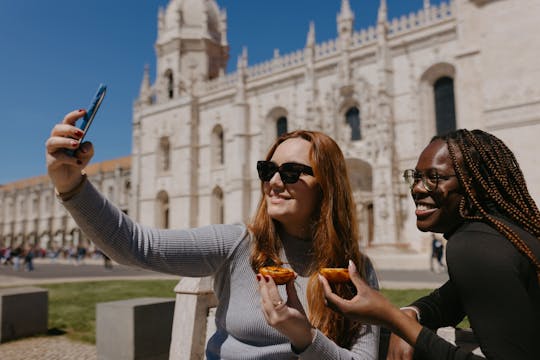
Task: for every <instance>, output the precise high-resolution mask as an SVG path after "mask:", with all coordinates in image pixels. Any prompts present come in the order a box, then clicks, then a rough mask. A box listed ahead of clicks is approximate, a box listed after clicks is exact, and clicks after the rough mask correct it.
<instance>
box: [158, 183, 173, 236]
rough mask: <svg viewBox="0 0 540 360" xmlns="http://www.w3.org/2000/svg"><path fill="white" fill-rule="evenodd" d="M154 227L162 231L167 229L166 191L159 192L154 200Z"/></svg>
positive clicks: (167, 204)
mask: <svg viewBox="0 0 540 360" xmlns="http://www.w3.org/2000/svg"><path fill="white" fill-rule="evenodd" d="M156 200H157V201H156V203H157V204H156V205H157V209H156V226H157V227H159V228H162V229H168V228H169V225H170V222H169V195H168V194H167V192H166V191H160V192H159V193H158V195H157V199H156Z"/></svg>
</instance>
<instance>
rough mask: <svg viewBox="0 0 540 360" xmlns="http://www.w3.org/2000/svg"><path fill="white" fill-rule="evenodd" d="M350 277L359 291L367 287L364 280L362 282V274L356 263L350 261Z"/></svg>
mask: <svg viewBox="0 0 540 360" xmlns="http://www.w3.org/2000/svg"><path fill="white" fill-rule="evenodd" d="M349 276H350V278H351V281H352V283H353V284H354V286H356V289H357V290H360V289H361V288H363V287H365V286H367V285H366V283H365V282H364V280H362V278H361V277H360V274H359V273H358V270H357V269H356V265H355V264H354V262H352V260H349Z"/></svg>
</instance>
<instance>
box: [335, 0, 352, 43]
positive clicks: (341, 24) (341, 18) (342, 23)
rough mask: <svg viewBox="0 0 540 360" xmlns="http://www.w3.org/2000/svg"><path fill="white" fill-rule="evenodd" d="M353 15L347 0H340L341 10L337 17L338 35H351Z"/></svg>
mask: <svg viewBox="0 0 540 360" xmlns="http://www.w3.org/2000/svg"><path fill="white" fill-rule="evenodd" d="M353 22H354V13H353V12H352V10H351V5H350V4H349V0H341V10H340V12H339V14H338V15H337V25H338V35H340V36H341V35H342V34H348V35H349V36H350V35H352V28H353Z"/></svg>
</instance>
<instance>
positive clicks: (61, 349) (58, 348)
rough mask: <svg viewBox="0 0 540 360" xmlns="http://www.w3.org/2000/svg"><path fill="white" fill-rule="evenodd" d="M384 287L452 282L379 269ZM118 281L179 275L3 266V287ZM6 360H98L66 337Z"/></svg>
mask: <svg viewBox="0 0 540 360" xmlns="http://www.w3.org/2000/svg"><path fill="white" fill-rule="evenodd" d="M377 273H378V275H379V280H380V282H381V286H382V287H383V288H435V287H437V286H439V285H441V284H442V283H444V281H446V280H447V279H448V275H447V274H446V273H439V274H437V273H432V272H430V271H429V270H414V269H413V270H398V269H378V270H377ZM118 279H179V278H178V277H177V276H171V275H165V274H160V273H156V272H152V271H146V270H140V269H135V268H130V267H127V266H123V265H118V264H114V265H113V268H112V269H106V268H105V267H104V264H103V261H102V260H99V259H95V260H94V259H92V260H86V261H85V262H84V263H80V264H77V263H76V262H75V261H71V262H69V261H66V260H58V261H56V262H54V263H53V262H51V261H50V260H48V259H38V260H37V261H36V262H35V270H34V271H31V272H28V271H24V270H22V268H21V269H20V270H19V271H15V270H14V269H13V268H12V267H11V266H4V265H0V287H6V286H9V287H11V286H27V285H36V286H39V285H40V284H50V283H65V282H75V281H96V280H98V281H107V280H118ZM0 359H2V360H28V359H39V360H72V359H73V360H96V359H97V351H96V346H95V345H91V344H86V343H80V342H75V341H71V340H69V339H67V337H66V336H65V335H58V336H53V335H51V336H41V337H34V338H27V339H21V340H16V341H11V342H7V343H4V344H0Z"/></svg>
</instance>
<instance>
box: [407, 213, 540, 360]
mask: <svg viewBox="0 0 540 360" xmlns="http://www.w3.org/2000/svg"><path fill="white" fill-rule="evenodd" d="M505 223H506V224H507V225H509V226H510V227H511V228H512V229H513V230H514V231H515V232H516V233H517V234H518V235H519V236H520V238H521V239H523V240H524V241H525V243H527V244H528V246H529V247H530V248H531V249H532V251H533V253H534V254H535V255H536V257H537V258H540V241H539V240H538V239H537V238H536V237H534V236H533V235H531V234H529V233H527V232H526V231H524V230H523V229H521V228H519V227H517V226H515V225H512V224H510V223H508V222H505ZM447 239H448V244H447V253H446V262H447V265H448V274H449V278H450V280H449V281H448V282H447V283H445V284H444V285H443V286H442V287H440V288H439V289H437V290H435V291H434V292H432V293H431V294H430V295H428V296H426V297H423V298H421V299H419V300H417V301H416V302H414V303H413V304H412V305H414V306H416V307H418V308H419V309H420V314H421V323H422V325H424V326H425V327H427V328H430V329H436V328H439V327H445V326H455V325H457V324H458V323H459V322H460V321H461V320H462V319H463V318H464V317H465V316H468V318H469V321H470V323H471V327H472V328H473V330H474V333H475V335H476V337H477V339H478V342H479V344H480V348H481V350H482V352H483V353H484V355H485V356H486V357H487V358H488V359H508V360H510V359H512V360H514V359H522V360H528V359H531V360H538V359H540V286H539V283H538V277H537V274H536V271H535V269H534V267H533V265H532V263H531V262H530V261H529V260H528V259H527V258H526V257H525V256H524V255H523V254H522V253H521V252H519V251H518V250H517V249H516V247H515V246H514V245H512V244H511V243H510V241H509V240H508V239H507V238H505V237H504V236H503V235H501V234H500V233H499V232H498V231H497V230H495V229H494V228H492V227H491V226H489V225H487V224H485V223H482V222H466V223H464V224H463V225H461V226H460V227H459V228H458V229H457V230H456V231H455V232H454V233H452V234H450V235H449V236H448V237H447ZM415 351H416V352H417V353H420V354H422V356H423V357H424V358H426V359H449V360H450V359H476V358H479V357H477V356H476V355H473V354H471V353H467V352H466V351H464V350H462V349H459V348H456V347H455V346H453V345H452V344H450V343H448V342H445V341H444V340H442V339H441V338H439V337H437V336H436V335H435V334H433V333H432V332H430V331H429V330H427V329H426V328H424V329H423V330H422V332H421V333H420V336H419V338H418V340H417V344H416V347H415Z"/></svg>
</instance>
